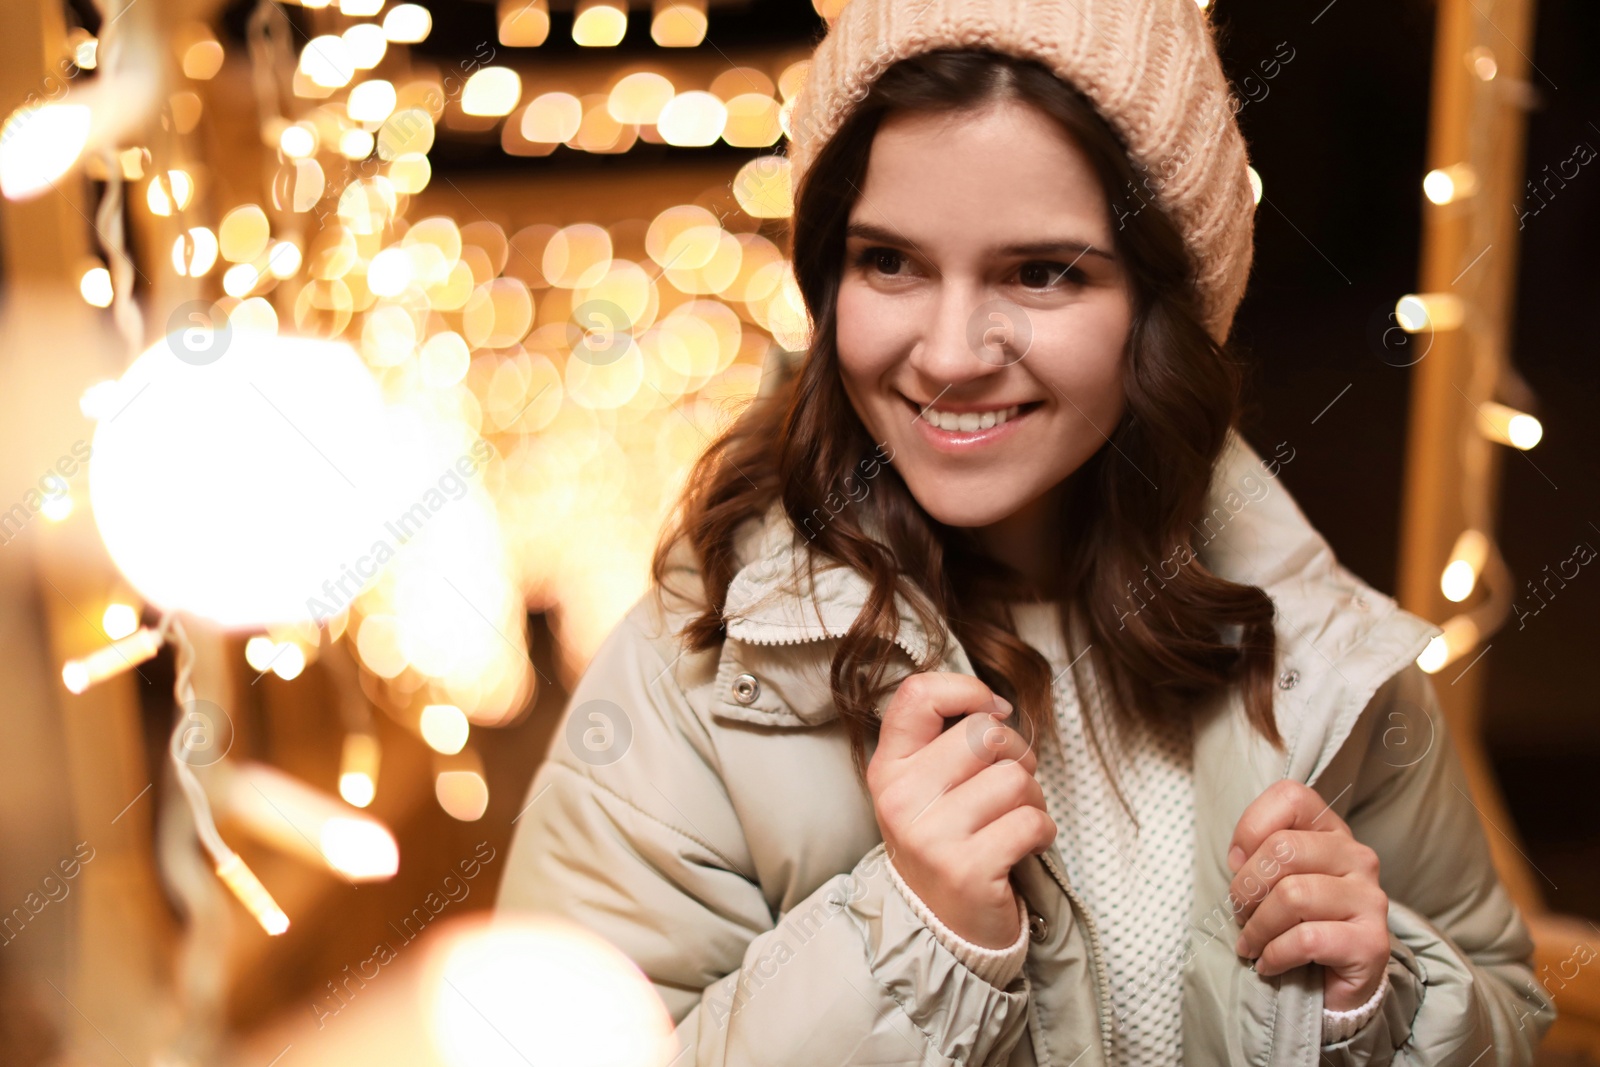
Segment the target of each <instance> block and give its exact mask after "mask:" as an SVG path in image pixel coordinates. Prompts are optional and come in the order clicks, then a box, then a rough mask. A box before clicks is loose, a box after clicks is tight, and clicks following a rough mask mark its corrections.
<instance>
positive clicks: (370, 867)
mask: <svg viewBox="0 0 1600 1067" xmlns="http://www.w3.org/2000/svg"><path fill="white" fill-rule="evenodd" d="M211 781H212V786H211V791H210V794H209V795H211V796H212V797H213V798H214V801H215V803H216V805H217V808H218V811H219V812H222V813H224V814H225V815H226V816H227V818H229V819H230V820H233V821H235V822H237V823H238V825H239V826H240V827H241V828H242V829H244V830H246V831H248V832H249V833H250V834H251V836H253V837H255V838H257V839H258V840H260V841H262V842H263V843H265V844H269V845H271V846H273V847H274V848H276V849H278V850H280V851H282V852H286V853H288V854H290V855H294V856H298V857H300V858H302V859H304V860H308V861H310V862H314V863H319V864H325V865H326V866H327V867H328V868H329V869H331V870H334V871H337V872H338V873H340V874H343V875H345V876H346V877H348V878H350V879H351V880H352V881H356V882H373V881H384V880H387V879H389V878H392V877H394V874H395V872H396V871H398V870H399V869H400V850H399V847H398V846H397V845H396V844H395V840H394V835H393V834H392V833H391V832H390V831H389V828H388V827H386V826H384V825H383V823H381V822H379V821H378V820H377V819H375V818H373V817H372V816H371V815H368V814H365V813H364V812H361V811H359V810H357V809H356V808H354V807H351V806H350V805H347V804H345V803H344V802H343V801H341V800H338V799H336V798H334V797H331V796H329V795H327V794H326V793H323V792H322V791H321V790H319V789H315V788H313V787H311V786H309V785H307V784H306V783H304V782H302V781H300V780H299V779H297V778H295V777H294V776H292V775H289V774H286V773H284V772H283V771H280V770H278V769H277V768H275V767H270V766H268V765H266V764H264V763H254V762H242V763H239V764H238V765H236V766H235V765H233V763H232V761H225V762H223V763H218V764H217V765H216V766H215V767H213V768H212V776H211Z"/></svg>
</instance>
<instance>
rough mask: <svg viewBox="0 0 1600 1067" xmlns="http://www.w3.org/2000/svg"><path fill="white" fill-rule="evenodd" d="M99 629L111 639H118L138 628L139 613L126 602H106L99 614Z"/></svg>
mask: <svg viewBox="0 0 1600 1067" xmlns="http://www.w3.org/2000/svg"><path fill="white" fill-rule="evenodd" d="M100 629H101V630H103V631H105V635H106V636H107V637H109V638H111V639H112V640H113V641H119V640H121V639H122V638H124V637H127V636H129V635H130V634H132V633H134V632H135V631H137V630H138V629H139V613H138V612H137V611H135V610H134V609H133V607H132V606H131V605H128V604H121V603H116V602H112V603H110V604H107V605H106V610H105V611H104V612H103V613H102V614H101V616H100Z"/></svg>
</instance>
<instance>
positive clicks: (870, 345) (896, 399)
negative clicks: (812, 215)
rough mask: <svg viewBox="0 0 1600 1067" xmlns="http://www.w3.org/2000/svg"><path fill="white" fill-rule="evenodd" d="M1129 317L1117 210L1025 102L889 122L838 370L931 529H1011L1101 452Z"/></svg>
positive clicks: (855, 247)
mask: <svg viewBox="0 0 1600 1067" xmlns="http://www.w3.org/2000/svg"><path fill="white" fill-rule="evenodd" d="M1131 314H1132V312H1131V302H1130V292H1129V287H1128V282H1127V278H1126V275H1125V272H1124V270H1123V265H1122V263H1121V262H1120V260H1119V259H1118V258H1117V257H1116V255H1115V253H1114V251H1113V247H1112V234H1111V220H1110V212H1109V209H1108V205H1107V204H1106V199H1105V194H1104V192H1103V191H1102V189H1101V187H1100V182H1099V180H1098V179H1097V178H1096V176H1095V173H1094V171H1093V169H1092V167H1091V165H1090V163H1089V161H1088V159H1087V158H1086V157H1085V156H1084V154H1083V153H1082V152H1081V151H1080V150H1079V149H1078V147H1077V145H1076V144H1075V143H1074V142H1073V141H1072V140H1071V139H1070V138H1069V137H1068V135H1067V134H1066V132H1065V131H1064V130H1062V128H1061V127H1060V125H1059V124H1058V123H1056V122H1055V120H1053V119H1051V118H1050V117H1049V116H1048V115H1046V114H1044V113H1043V112H1041V111H1039V110H1038V109H1036V108H1034V107H1032V106H1031V105H1028V104H1025V103H1022V102H1019V101H1006V102H1003V103H998V104H994V105H990V106H987V107H985V108H983V109H982V110H976V111H963V112H958V113H954V114H950V113H946V114H924V113H899V112H896V113H892V114H891V115H889V116H886V117H885V119H884V121H883V123H882V124H881V125H880V127H879V129H878V132H877V135H876V137H875V139H874V141H873V145H872V156H871V159H870V161H869V163H868V166H867V173H866V179H865V182H864V183H863V186H862V188H861V190H860V195H859V196H858V197H857V199H856V203H855V206H854V207H853V208H852V209H851V212H850V219H849V229H848V232H847V244H846V254H845V263H844V267H843V273H842V275H841V278H840V283H839V295H838V333H837V344H838V351H839V364H840V369H841V374H842V376H843V381H844V388H845V392H846V393H847V394H848V396H849V397H850V401H851V403H852V404H853V405H854V407H855V410H856V412H857V414H858V415H859V416H860V417H861V420H862V422H863V423H864V424H865V425H866V427H867V430H868V432H869V433H870V434H872V437H873V440H874V441H875V442H885V441H887V442H888V445H889V448H890V449H892V456H893V462H894V466H895V468H896V469H897V470H898V471H899V472H900V475H901V477H903V478H904V479H905V482H906V485H907V486H908V487H909V488H910V490H911V492H912V494H913V495H914V496H915V497H916V499H917V502H918V503H919V504H921V505H922V507H923V508H924V509H925V510H926V511H927V512H928V513H929V514H930V515H931V516H932V517H933V518H934V519H936V520H938V521H939V522H942V523H945V524H947V525H951V526H971V527H983V526H988V525H990V524H993V523H998V522H1002V521H1003V520H1005V519H1008V518H1010V517H1012V516H1014V515H1017V514H1019V513H1020V512H1022V511H1023V509H1024V508H1027V507H1028V506H1029V505H1030V504H1034V503H1035V502H1036V501H1039V500H1040V499H1041V497H1043V496H1044V495H1045V494H1046V493H1048V492H1049V491H1050V490H1051V489H1053V488H1055V487H1056V486H1058V485H1059V484H1060V483H1061V482H1062V481H1063V480H1064V479H1065V478H1066V477H1067V476H1068V475H1070V474H1072V472H1073V471H1075V470H1077V469H1078V468H1079V467H1080V466H1081V465H1082V464H1083V463H1084V461H1085V460H1087V459H1088V458H1089V457H1091V456H1092V455H1093V454H1094V453H1095V452H1096V451H1097V450H1098V449H1099V448H1100V447H1101V446H1102V445H1104V444H1105V443H1106V439H1107V438H1106V435H1107V434H1109V433H1110V432H1111V431H1112V429H1113V428H1114V427H1115V426H1116V425H1117V422H1118V420H1119V419H1120V418H1121V416H1122V411H1123V406H1124V399H1123V390H1122V373H1123V349H1124V347H1125V343H1126V341H1127V337H1128V328H1129V322H1130V319H1131ZM1030 510H1031V509H1030Z"/></svg>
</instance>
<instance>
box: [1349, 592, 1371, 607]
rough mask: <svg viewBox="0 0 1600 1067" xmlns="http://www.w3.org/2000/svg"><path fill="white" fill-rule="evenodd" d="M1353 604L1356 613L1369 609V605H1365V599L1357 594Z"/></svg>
mask: <svg viewBox="0 0 1600 1067" xmlns="http://www.w3.org/2000/svg"><path fill="white" fill-rule="evenodd" d="M1353 603H1354V604H1355V606H1356V610H1357V611H1366V610H1367V609H1368V608H1370V607H1371V605H1370V604H1368V603H1367V598H1366V597H1364V596H1361V595H1359V594H1357V596H1356V598H1355V600H1354V601H1353Z"/></svg>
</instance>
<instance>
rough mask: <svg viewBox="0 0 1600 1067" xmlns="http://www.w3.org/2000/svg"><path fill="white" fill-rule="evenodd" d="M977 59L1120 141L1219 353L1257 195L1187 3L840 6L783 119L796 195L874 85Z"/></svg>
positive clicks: (1209, 52) (1018, 0) (1130, 200)
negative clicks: (1016, 70)
mask: <svg viewBox="0 0 1600 1067" xmlns="http://www.w3.org/2000/svg"><path fill="white" fill-rule="evenodd" d="M941 48H980V49H986V50H989V51H995V52H1003V53H1006V54H1009V55H1015V56H1020V57H1023V58H1029V59H1036V60H1038V61H1040V62H1042V63H1043V64H1044V65H1045V66H1047V67H1049V68H1050V69H1051V70H1053V71H1054V72H1055V73H1056V74H1057V75H1058V76H1059V77H1061V78H1062V79H1064V80H1065V81H1067V82H1068V83H1070V84H1071V85H1073V86H1074V87H1075V88H1077V89H1078V91H1079V92H1081V93H1082V94H1083V95H1084V96H1086V97H1087V98H1088V99H1089V100H1090V102H1092V103H1093V104H1094V106H1095V108H1096V110H1098V111H1099V112H1100V114H1101V115H1102V116H1103V117H1104V118H1105V119H1106V120H1107V122H1109V123H1110V125H1111V127H1112V129H1114V130H1115V131H1116V132H1117V134H1118V135H1119V136H1120V137H1121V138H1122V141H1123V144H1124V145H1125V146H1126V148H1127V150H1128V153H1129V157H1130V159H1131V160H1132V162H1133V164H1134V169H1135V170H1136V171H1138V172H1139V173H1140V174H1141V177H1142V182H1141V184H1142V185H1143V188H1140V189H1138V190H1113V191H1112V197H1113V200H1114V201H1116V200H1120V199H1123V198H1125V199H1126V200H1127V204H1126V205H1125V206H1124V207H1123V208H1122V210H1124V211H1133V210H1136V209H1137V208H1138V207H1139V206H1140V204H1141V202H1142V201H1151V202H1153V203H1155V204H1158V205H1159V206H1160V207H1161V208H1162V209H1163V210H1165V211H1166V213H1167V215H1168V216H1169V217H1170V218H1171V219H1172V220H1173V221H1174V222H1175V223H1176V225H1177V227H1178V229H1179V231H1180V232H1181V233H1182V234H1183V238H1184V243H1185V245H1186V246H1187V247H1188V249H1189V253H1190V255H1191V256H1192V257H1193V259H1194V262H1195V263H1196V265H1197V272H1196V274H1197V279H1198V288H1199V293H1200V298H1201V305H1202V309H1203V317H1204V321H1205V325H1206V329H1207V330H1208V331H1209V332H1210V334H1211V336H1212V337H1214V338H1216V340H1217V342H1218V343H1221V342H1223V341H1225V340H1227V337H1228V331H1229V329H1230V328H1231V327H1232V325H1233V313H1234V310H1235V309H1236V308H1237V307H1238V306H1239V301H1240V299H1241V298H1243V296H1244V290H1245V283H1246V281H1247V280H1248V277H1249V274H1250V259H1251V249H1252V242H1253V240H1254V224H1255V195H1254V193H1253V191H1252V189H1251V186H1250V179H1249V172H1248V170H1247V164H1248V162H1249V160H1248V157H1247V154H1246V149H1245V143H1244V137H1243V136H1242V135H1241V134H1240V132H1239V126H1238V123H1237V122H1236V121H1235V118H1234V109H1233V107H1232V105H1231V94H1230V92H1229V88H1228V83H1227V79H1226V78H1225V77H1224V76H1223V73H1222V63H1221V60H1220V59H1219V58H1218V56H1217V50H1216V45H1215V42H1214V41H1213V39H1212V36H1211V27H1210V24H1209V22H1208V21H1207V18H1206V15H1205V13H1204V12H1203V11H1202V10H1201V9H1200V8H1199V6H1198V5H1197V4H1196V3H1195V0H849V3H848V4H846V6H845V8H844V10H843V12H841V13H840V15H839V16H838V18H837V19H836V20H835V21H834V23H833V24H832V26H831V27H830V29H829V31H828V35H827V37H825V38H824V39H823V41H822V43H821V44H819V45H818V46H817V50H816V53H815V55H814V56H813V57H812V60H811V68H810V71H809V73H808V74H807V76H806V81H805V84H804V85H803V87H802V88H801V90H800V93H799V96H798V97H797V98H796V100H795V104H794V111H793V114H792V115H791V116H790V129H791V130H792V135H791V137H790V142H789V159H790V168H791V170H790V176H791V186H792V188H795V189H799V187H800V183H801V180H802V178H803V177H804V175H805V172H806V169H807V168H808V167H809V166H810V165H811V162H812V160H814V159H815V158H816V155H817V152H818V150H819V149H820V148H821V147H822V145H823V144H824V143H825V142H826V141H827V140H828V138H830V137H832V136H833V135H834V134H835V133H836V132H837V131H838V129H839V127H840V125H841V124H842V123H843V122H844V119H845V117H846V116H847V115H848V113H849V111H850V109H851V107H852V106H853V105H854V104H856V103H857V102H858V101H860V100H861V99H862V97H864V96H865V95H866V94H867V90H868V89H869V88H870V87H871V84H872V82H873V81H874V79H876V78H877V77H878V75H880V74H882V73H883V71H884V70H885V69H887V68H888V67H889V66H890V65H891V64H893V63H895V62H896V61H898V60H901V59H905V58H907V57H908V56H913V55H917V54H920V53H922V52H929V51H933V50H935V49H941Z"/></svg>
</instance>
